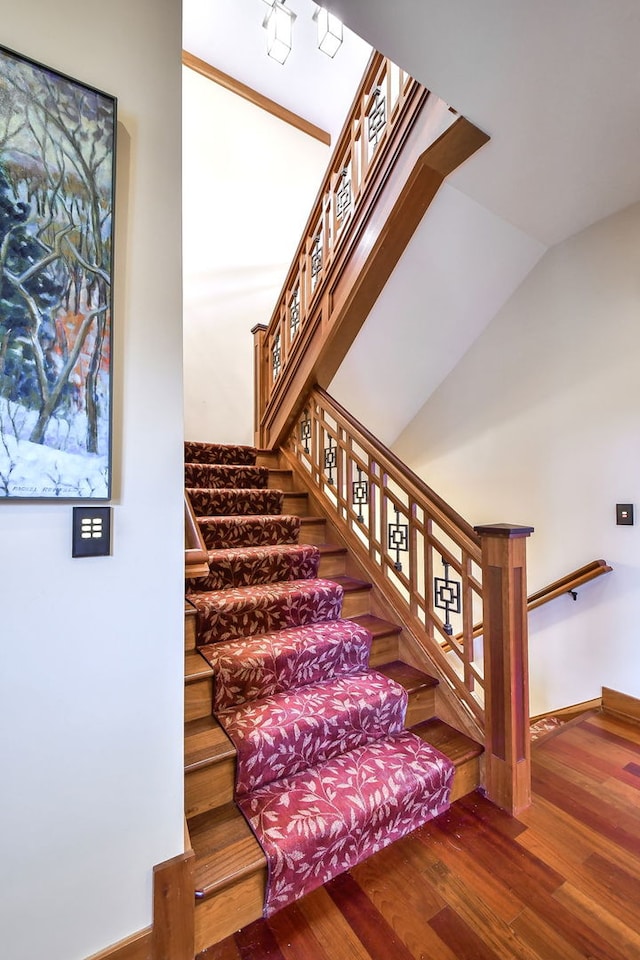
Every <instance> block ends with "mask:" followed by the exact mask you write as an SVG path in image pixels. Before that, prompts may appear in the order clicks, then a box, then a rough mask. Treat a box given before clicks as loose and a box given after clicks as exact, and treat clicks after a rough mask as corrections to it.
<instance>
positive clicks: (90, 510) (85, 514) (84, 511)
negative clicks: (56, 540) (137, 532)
mask: <svg viewBox="0 0 640 960" xmlns="http://www.w3.org/2000/svg"><path fill="white" fill-rule="evenodd" d="M111 510H112V508H111V507H74V508H73V537H72V551H71V556H72V557H108V556H110V555H111Z"/></svg>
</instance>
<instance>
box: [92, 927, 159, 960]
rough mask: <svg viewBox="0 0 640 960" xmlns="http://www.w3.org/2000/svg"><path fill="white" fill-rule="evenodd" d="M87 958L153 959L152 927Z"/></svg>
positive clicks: (97, 959)
mask: <svg viewBox="0 0 640 960" xmlns="http://www.w3.org/2000/svg"><path fill="white" fill-rule="evenodd" d="M87 960H151V927H147V928H146V929H145V930H140V931H139V932H138V933H134V934H133V935H132V936H130V937H127V938H126V940H120V941H119V942H118V943H114V944H112V945H111V946H110V947H107V948H106V949H105V950H101V951H100V953H94V954H92V955H91V956H90V957H88V958H87Z"/></svg>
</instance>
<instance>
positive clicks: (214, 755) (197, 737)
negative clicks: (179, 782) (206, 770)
mask: <svg viewBox="0 0 640 960" xmlns="http://www.w3.org/2000/svg"><path fill="white" fill-rule="evenodd" d="M235 755H236V748H235V747H234V745H233V744H232V742H231V740H230V739H229V737H228V736H227V734H226V733H225V732H224V730H223V729H222V727H221V726H220V724H219V723H218V721H217V720H216V718H215V717H198V719H197V720H189V721H188V722H187V723H185V725H184V769H185V773H188V772H189V771H190V770H198V769H200V768H201V767H206V766H209V765H210V764H212V763H217V762H218V761H220V760H227V759H229V758H230V757H235Z"/></svg>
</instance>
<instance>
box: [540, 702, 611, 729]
mask: <svg viewBox="0 0 640 960" xmlns="http://www.w3.org/2000/svg"><path fill="white" fill-rule="evenodd" d="M601 706H602V697H596V699H595V700H585V701H584V703H574V704H573V705H572V706H570V707H563V708H562V709H561V710H547V712H546V713H539V714H538V715H537V716H535V717H531V721H530V722H531V723H538V721H539V720H548V719H549V718H550V717H562V719H563V720H571V719H572V718H573V717H578V716H580V714H582V713H586V712H587V710H599V709H600V707H601Z"/></svg>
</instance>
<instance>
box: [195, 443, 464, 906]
mask: <svg viewBox="0 0 640 960" xmlns="http://www.w3.org/2000/svg"><path fill="white" fill-rule="evenodd" d="M185 458H186V465H185V483H186V486H187V489H188V492H189V495H190V497H191V501H192V504H193V507H194V510H195V513H196V516H197V518H198V523H199V526H200V529H201V530H202V533H203V538H204V540H205V543H206V546H207V549H208V551H209V575H208V576H207V577H202V578H196V579H193V580H190V581H188V582H187V598H188V599H189V600H190V601H191V602H192V603H193V604H194V605H195V607H196V609H197V611H198V618H197V624H198V625H197V643H198V648H199V650H200V652H201V653H202V654H203V656H204V657H205V658H206V659H207V660H208V662H209V663H210V664H211V666H212V667H213V669H214V694H213V697H214V701H213V704H212V709H213V712H214V713H215V715H216V716H217V718H218V720H219V722H220V723H221V725H222V726H223V728H224V729H225V730H226V732H227V734H228V735H229V737H230V738H231V740H232V741H233V743H234V745H235V747H236V751H237V772H236V802H237V804H238V806H239V808H240V810H241V811H242V812H243V814H244V816H245V817H246V819H247V821H248V822H249V824H250V825H251V827H252V829H253V831H254V833H255V835H256V838H257V839H258V841H259V843H260V844H261V846H262V849H263V850H264V853H265V855H266V857H267V863H268V882H267V891H266V897H265V906H264V913H265V916H270V915H271V914H273V913H274V912H275V911H276V910H279V909H280V908H281V907H283V906H286V905H287V904H288V903H291V902H292V901H293V900H296V899H298V898H299V897H301V896H303V895H304V894H305V893H308V892H310V891H311V890H313V889H315V888H316V887H318V886H320V885H321V884H323V883H326V882H327V881H328V880H330V879H331V878H332V877H334V876H336V875H337V874H339V873H342V872H343V871H344V870H348V869H349V868H350V867H352V866H354V865H355V864H356V863H359V862H360V861H361V860H363V859H365V857H368V856H369V855H370V854H372V853H374V852H375V851H376V850H380V849H382V847H385V846H387V845H388V844H389V843H391V842H393V841H394V840H396V839H398V838H399V837H401V836H404V835H405V834H407V833H409V832H410V831H412V830H415V829H416V828H417V827H419V826H421V825H422V824H423V823H425V822H426V821H427V820H430V819H431V818H432V817H434V816H437V815H438V814H439V813H441V812H443V811H444V810H446V809H447V807H448V806H449V797H450V792H451V782H452V779H453V773H454V766H453V764H452V763H451V761H450V760H448V759H447V758H446V757H444V756H443V755H442V754H440V753H439V752H438V751H437V750H435V749H434V748H433V747H431V746H429V745H428V744H425V743H424V742H423V741H422V740H421V739H420V738H419V737H416V736H415V735H414V734H412V733H410V732H409V731H407V730H405V729H404V720H405V714H406V707H407V694H406V691H405V690H404V689H403V687H401V686H400V685H399V684H397V683H395V682H394V681H393V680H390V679H388V678H387V677H385V676H383V675H382V674H380V673H378V672H376V671H375V670H372V669H369V667H368V661H369V652H370V648H371V634H370V633H369V632H368V631H367V630H365V629H364V628H363V627H361V626H359V625H358V624H356V623H354V622H352V621H350V620H343V619H342V618H341V609H342V596H343V592H342V587H341V586H340V585H339V584H338V583H336V582H334V581H332V580H329V579H322V578H319V577H318V565H319V560H320V552H319V550H318V548H317V547H315V546H311V545H308V544H299V543H298V535H299V530H300V520H299V518H297V517H289V516H283V515H282V513H281V511H282V502H283V494H282V491H279V490H272V489H269V488H268V471H266V470H265V469H264V468H260V467H256V466H255V450H253V449H252V448H251V447H228V446H220V445H215V444H205V443H187V444H185Z"/></svg>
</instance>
